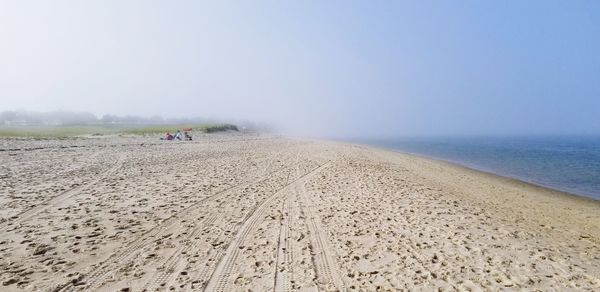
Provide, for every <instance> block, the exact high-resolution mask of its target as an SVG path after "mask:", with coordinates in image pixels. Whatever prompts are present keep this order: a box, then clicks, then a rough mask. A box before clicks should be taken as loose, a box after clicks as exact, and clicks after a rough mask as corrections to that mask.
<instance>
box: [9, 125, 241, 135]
mask: <svg viewBox="0 0 600 292" xmlns="http://www.w3.org/2000/svg"><path fill="white" fill-rule="evenodd" d="M188 128H191V129H192V130H193V131H202V132H205V133H214V132H219V131H227V130H235V131H237V127H236V126H235V125H231V124H181V125H143V126H141V125H134V126H124V125H114V126H113V125H107V126H104V125H99V126H0V137H17V138H25V137H31V138H68V137H77V136H89V135H96V136H103V135H154V134H161V133H165V132H175V131H177V130H183V129H188Z"/></svg>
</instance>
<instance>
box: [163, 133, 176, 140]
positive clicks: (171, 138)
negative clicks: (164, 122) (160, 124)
mask: <svg viewBox="0 0 600 292" xmlns="http://www.w3.org/2000/svg"><path fill="white" fill-rule="evenodd" d="M160 139H161V140H173V135H171V133H169V132H167V133H166V134H165V137H164V138H160Z"/></svg>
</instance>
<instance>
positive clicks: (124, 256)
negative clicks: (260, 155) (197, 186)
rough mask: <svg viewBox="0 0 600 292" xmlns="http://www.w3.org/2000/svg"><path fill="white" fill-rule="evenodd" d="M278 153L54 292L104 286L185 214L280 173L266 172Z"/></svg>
mask: <svg viewBox="0 0 600 292" xmlns="http://www.w3.org/2000/svg"><path fill="white" fill-rule="evenodd" d="M280 152H281V151H279V152H278V153H277V154H275V155H274V156H273V157H271V158H270V159H268V160H269V162H268V163H267V165H266V166H265V167H264V168H263V169H262V170H261V171H260V174H256V175H254V176H253V178H252V179H249V180H247V181H246V182H242V183H240V184H237V185H235V186H231V187H229V188H227V189H225V190H221V191H219V192H216V193H214V194H212V195H209V196H207V197H205V198H203V199H201V200H199V201H198V202H196V203H194V204H192V205H190V206H188V207H186V208H185V209H183V210H181V211H180V212H179V213H178V214H177V215H173V216H171V217H169V218H167V219H165V220H164V221H163V222H161V223H159V224H157V225H156V226H154V227H152V228H151V229H149V230H148V231H146V232H145V233H144V234H142V235H141V236H140V237H138V238H137V239H135V240H133V241H131V242H129V243H128V244H127V245H126V247H125V248H124V249H123V250H120V251H117V252H116V253H114V254H113V255H111V256H110V257H109V258H108V259H107V260H105V261H104V262H102V263H100V264H99V265H98V267H97V268H95V269H94V270H92V271H91V272H89V273H87V275H85V276H83V277H81V278H79V279H77V280H76V281H70V282H67V283H65V284H64V285H62V287H58V288H57V289H55V290H54V291H73V290H74V288H75V287H76V286H82V285H85V290H87V291H95V290H97V289H98V288H99V287H101V286H102V285H103V284H104V282H105V280H106V279H107V278H108V277H109V276H110V272H111V271H113V270H117V269H118V267H119V266H120V265H122V264H123V263H125V262H129V261H131V260H132V259H134V258H135V257H136V256H137V255H138V253H139V252H141V250H142V247H144V246H146V245H148V244H150V243H151V242H152V241H154V240H155V239H156V237H157V236H158V235H160V233H161V232H162V231H164V230H168V229H169V228H170V227H171V226H173V225H174V224H176V223H177V220H178V219H180V218H185V217H186V215H187V214H189V213H190V212H192V211H193V210H195V209H197V208H200V207H201V206H202V204H204V203H206V202H207V201H209V200H211V199H217V198H219V197H220V196H223V195H225V194H227V193H229V192H231V191H234V190H237V189H240V188H243V187H245V186H248V185H252V184H258V183H261V182H263V181H266V180H268V179H269V178H270V176H271V175H272V174H273V173H277V172H279V171H281V170H280V168H278V169H276V170H274V171H271V172H269V171H268V170H269V168H270V167H271V165H272V164H273V161H274V160H275V158H276V157H277V156H278V155H279V153H280Z"/></svg>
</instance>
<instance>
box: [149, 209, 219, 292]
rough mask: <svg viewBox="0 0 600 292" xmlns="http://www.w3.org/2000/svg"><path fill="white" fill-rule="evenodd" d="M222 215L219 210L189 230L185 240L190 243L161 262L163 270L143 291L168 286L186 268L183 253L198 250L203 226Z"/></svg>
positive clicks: (154, 276) (213, 221) (210, 223)
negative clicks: (198, 237) (182, 258)
mask: <svg viewBox="0 0 600 292" xmlns="http://www.w3.org/2000/svg"><path fill="white" fill-rule="evenodd" d="M220 217H223V213H221V212H217V214H216V215H211V216H210V217H209V218H206V219H204V220H202V221H201V222H199V223H197V224H196V225H195V226H194V227H193V228H191V229H192V230H191V232H188V236H186V238H185V241H186V242H187V243H188V244H186V245H185V247H184V248H182V249H177V250H175V251H174V252H173V254H172V255H171V256H170V257H169V258H167V259H166V260H165V261H164V262H163V263H162V264H161V267H162V268H161V270H160V271H159V272H158V273H157V274H156V275H153V277H152V279H153V280H152V281H151V282H148V283H146V285H145V286H144V288H142V291H144V290H145V291H156V290H157V289H158V288H159V287H163V286H168V284H169V283H170V281H171V280H172V278H173V277H175V276H177V275H178V274H179V273H180V272H181V271H182V270H183V269H184V268H185V262H184V261H182V260H181V257H182V256H181V255H182V254H188V253H189V252H191V251H194V250H198V249H199V246H200V243H201V242H200V241H199V240H195V238H196V237H197V236H198V235H199V233H200V232H201V231H202V229H203V227H204V228H206V227H207V226H212V224H214V223H215V221H217V220H218V219H219V218H220Z"/></svg>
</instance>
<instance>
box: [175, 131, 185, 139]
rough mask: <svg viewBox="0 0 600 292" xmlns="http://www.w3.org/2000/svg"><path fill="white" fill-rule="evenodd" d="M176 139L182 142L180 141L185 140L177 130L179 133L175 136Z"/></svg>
mask: <svg viewBox="0 0 600 292" xmlns="http://www.w3.org/2000/svg"><path fill="white" fill-rule="evenodd" d="M175 139H177V140H180V141H181V140H182V139H183V137H182V135H181V131H179V130H177V133H176V134H175Z"/></svg>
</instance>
